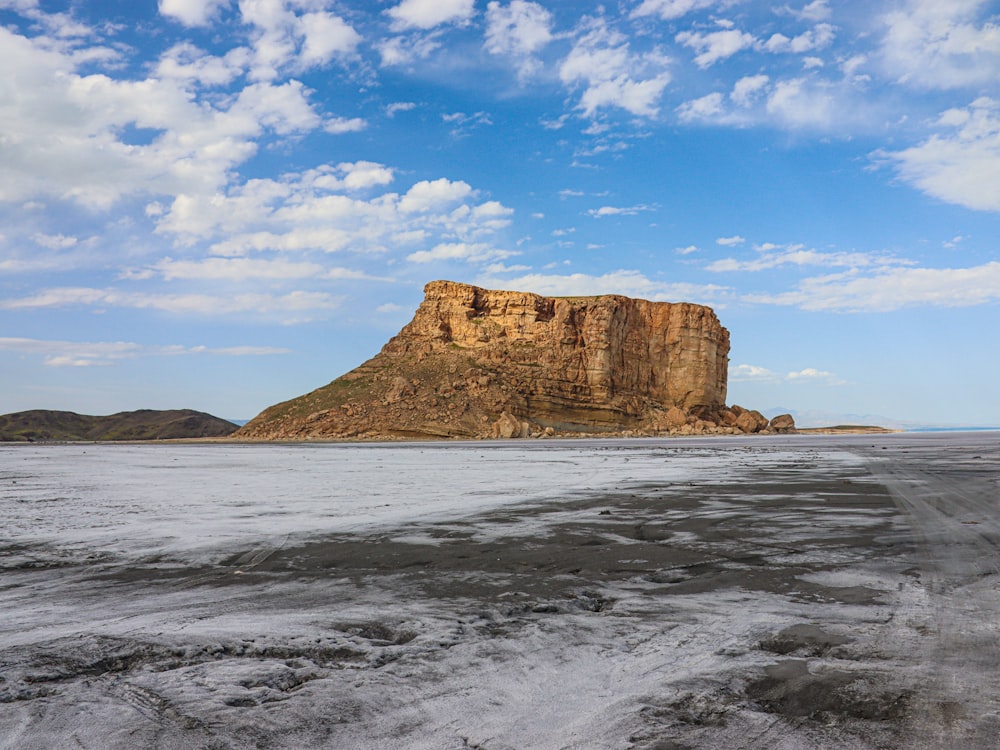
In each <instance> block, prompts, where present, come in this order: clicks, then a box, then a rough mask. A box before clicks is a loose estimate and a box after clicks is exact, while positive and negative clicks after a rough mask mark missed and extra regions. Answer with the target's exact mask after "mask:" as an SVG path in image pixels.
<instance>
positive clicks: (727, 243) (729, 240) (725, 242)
mask: <svg viewBox="0 0 1000 750" xmlns="http://www.w3.org/2000/svg"><path fill="white" fill-rule="evenodd" d="M746 241H747V240H746V237H741V236H740V235H738V234H734V235H733V236H732V237H719V238H718V239H717V240H716V241H715V244H716V245H722V246H723V247H733V246H734V245H742V244H743V243H744V242H746Z"/></svg>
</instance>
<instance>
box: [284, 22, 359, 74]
mask: <svg viewBox="0 0 1000 750" xmlns="http://www.w3.org/2000/svg"><path fill="white" fill-rule="evenodd" d="M296 25H297V27H298V31H299V34H300V35H301V36H302V50H301V53H300V57H299V60H300V63H301V64H302V66H303V67H305V68H309V67H313V66H317V65H325V64H326V63H328V62H329V61H330V60H332V59H333V58H334V57H336V56H337V55H342V54H350V53H353V52H354V51H355V49H357V46H358V44H360V43H361V35H360V34H358V32H356V31H355V30H354V29H353V28H352V27H351V26H350V25H349V24H348V23H347V22H346V21H344V19H342V18H340V17H339V16H335V15H333V14H332V13H323V12H315V13H305V14H303V15H302V16H301V17H300V18H299V19H298V20H297V21H296Z"/></svg>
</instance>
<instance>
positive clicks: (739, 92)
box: [729, 73, 771, 107]
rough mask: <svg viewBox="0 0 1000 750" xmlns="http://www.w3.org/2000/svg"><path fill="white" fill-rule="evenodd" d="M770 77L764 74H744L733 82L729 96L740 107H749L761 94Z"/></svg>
mask: <svg viewBox="0 0 1000 750" xmlns="http://www.w3.org/2000/svg"><path fill="white" fill-rule="evenodd" d="M770 80H771V79H770V78H769V77H768V76H766V75H764V74H762V73H761V74H758V75H753V76H744V77H743V78H740V79H739V80H738V81H737V82H736V83H735V84H733V90H732V92H731V93H730V94H729V98H730V99H732V100H733V101H734V102H736V103H737V104H739V105H740V106H741V107H749V106H750V105H751V104H753V103H754V101H755V100H756V99H757V98H758V97H759V96H760V95H761V94H762V92H763V91H764V90H765V89H766V88H767V84H768V83H769V82H770Z"/></svg>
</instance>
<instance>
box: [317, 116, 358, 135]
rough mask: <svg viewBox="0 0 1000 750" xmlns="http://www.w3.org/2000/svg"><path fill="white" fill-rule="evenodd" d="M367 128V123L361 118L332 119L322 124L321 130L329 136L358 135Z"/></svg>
mask: <svg viewBox="0 0 1000 750" xmlns="http://www.w3.org/2000/svg"><path fill="white" fill-rule="evenodd" d="M367 127H368V123H367V122H366V121H365V120H364V119H362V118H361V117H350V118H348V117H334V118H332V119H330V120H327V121H326V122H324V123H323V130H325V131H326V132H327V133H330V134H331V135H340V134H341V133H358V132H360V131H362V130H364V129H365V128H367Z"/></svg>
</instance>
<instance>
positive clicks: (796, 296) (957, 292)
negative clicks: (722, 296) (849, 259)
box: [745, 261, 1000, 312]
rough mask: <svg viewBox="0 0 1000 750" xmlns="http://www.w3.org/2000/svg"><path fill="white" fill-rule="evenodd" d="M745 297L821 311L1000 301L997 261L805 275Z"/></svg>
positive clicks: (874, 310)
mask: <svg viewBox="0 0 1000 750" xmlns="http://www.w3.org/2000/svg"><path fill="white" fill-rule="evenodd" d="M745 300H746V301H748V302H757V303H762V304H772V305H788V306H793V307H798V308H800V309H803V310H814V311H823V312H889V311H893V310H899V309H902V308H906V307H918V306H920V307H972V306H977V305H987V304H996V303H998V302H1000V262H997V261H992V262H990V263H986V264H984V265H981V266H974V267H971V268H889V269H883V270H878V271H876V272H875V273H874V274H871V275H867V276H865V275H861V274H860V273H859V272H858V271H848V272H846V273H839V274H831V275H829V276H819V277H815V278H810V279H805V280H804V281H803V282H802V283H801V284H799V287H798V289H796V290H794V291H791V292H784V293H779V294H757V295H746V297H745Z"/></svg>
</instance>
